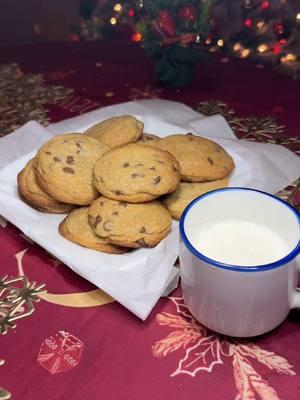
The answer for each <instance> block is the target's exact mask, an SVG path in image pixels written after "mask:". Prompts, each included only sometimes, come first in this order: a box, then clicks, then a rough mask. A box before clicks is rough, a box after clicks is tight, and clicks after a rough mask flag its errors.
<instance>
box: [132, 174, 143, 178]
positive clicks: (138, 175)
mask: <svg viewBox="0 0 300 400" xmlns="http://www.w3.org/2000/svg"><path fill="white" fill-rule="evenodd" d="M144 176H145V174H131V178H144Z"/></svg>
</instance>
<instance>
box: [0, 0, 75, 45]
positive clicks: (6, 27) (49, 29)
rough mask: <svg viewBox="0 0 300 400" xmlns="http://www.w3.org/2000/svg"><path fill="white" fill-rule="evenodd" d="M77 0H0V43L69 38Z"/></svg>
mask: <svg viewBox="0 0 300 400" xmlns="http://www.w3.org/2000/svg"><path fill="white" fill-rule="evenodd" d="M79 3H80V0H0V46H11V45H21V44H27V43H34V42H49V41H51V42H52V41H64V40H68V34H69V32H70V26H72V25H74V24H78V21H79Z"/></svg>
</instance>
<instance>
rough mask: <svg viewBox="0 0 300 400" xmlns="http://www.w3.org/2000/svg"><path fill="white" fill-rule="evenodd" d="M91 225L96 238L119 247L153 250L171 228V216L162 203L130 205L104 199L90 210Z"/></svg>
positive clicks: (97, 201)
mask: <svg viewBox="0 0 300 400" xmlns="http://www.w3.org/2000/svg"><path fill="white" fill-rule="evenodd" d="M89 222H90V224H91V227H92V228H93V229H94V231H95V232H96V234H97V235H99V236H101V237H103V238H104V239H105V240H108V241H109V242H110V243H113V244H115V245H118V246H126V247H131V248H139V247H154V246H156V245H157V244H158V243H159V242H160V241H161V240H162V239H164V238H165V237H166V236H167V234H168V232H169V231H170V229H171V223H172V218H171V215H170V213H169V212H168V211H167V210H166V209H165V208H164V207H163V206H162V205H161V204H160V202H159V201H156V200H154V201H151V202H148V203H141V204H131V203H125V202H119V201H116V200H110V199H107V198H105V197H103V196H101V197H100V198H99V199H97V200H95V201H94V202H93V203H92V204H91V206H90V208H89Z"/></svg>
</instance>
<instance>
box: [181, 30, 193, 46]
mask: <svg viewBox="0 0 300 400" xmlns="http://www.w3.org/2000/svg"><path fill="white" fill-rule="evenodd" d="M195 40H196V35H195V34H194V33H184V34H183V35H181V37H180V42H181V43H182V44H183V45H184V46H187V45H188V44H190V43H192V42H194V41H195Z"/></svg>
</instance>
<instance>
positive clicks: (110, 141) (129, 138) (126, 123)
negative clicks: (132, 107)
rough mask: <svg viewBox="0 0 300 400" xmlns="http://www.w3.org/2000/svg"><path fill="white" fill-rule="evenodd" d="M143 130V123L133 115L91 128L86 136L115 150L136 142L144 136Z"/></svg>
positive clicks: (114, 118)
mask: <svg viewBox="0 0 300 400" xmlns="http://www.w3.org/2000/svg"><path fill="white" fill-rule="evenodd" d="M143 128H144V124H143V122H142V121H139V120H138V119H136V118H135V117H133V116H132V115H121V116H119V117H112V118H108V119H105V120H104V121H102V122H100V123H98V124H96V125H93V126H91V127H90V128H89V129H87V130H86V131H85V132H84V134H85V135H88V136H90V137H93V138H95V139H97V140H99V141H100V142H102V143H104V144H107V145H108V146H109V147H111V148H113V147H117V146H121V145H123V144H127V143H133V142H136V141H137V140H139V138H140V137H141V136H142V133H143Z"/></svg>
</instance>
